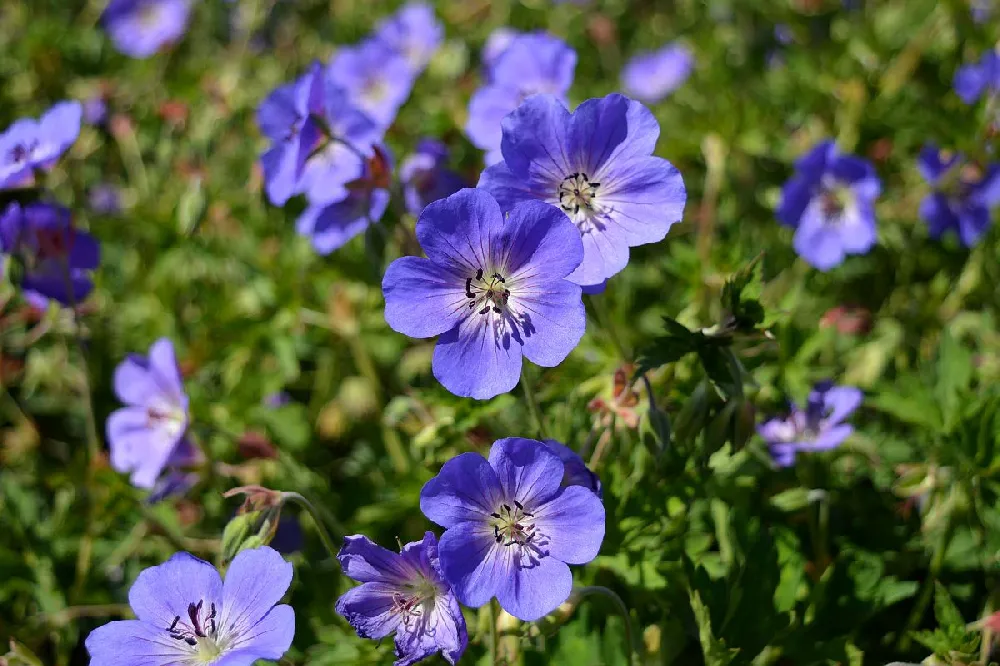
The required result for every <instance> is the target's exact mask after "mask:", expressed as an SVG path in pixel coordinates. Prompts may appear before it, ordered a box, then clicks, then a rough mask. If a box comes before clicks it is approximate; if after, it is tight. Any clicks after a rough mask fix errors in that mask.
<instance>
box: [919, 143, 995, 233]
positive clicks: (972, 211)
mask: <svg viewBox="0 0 1000 666" xmlns="http://www.w3.org/2000/svg"><path fill="white" fill-rule="evenodd" d="M917 165H918V167H919V169H920V174H921V175H922V176H923V177H924V179H925V180H926V181H927V182H928V183H929V184H930V185H931V186H932V187H933V188H934V191H933V192H932V193H931V194H928V195H927V197H926V198H924V200H923V202H922V203H921V204H920V217H922V218H923V219H924V221H925V222H927V226H928V229H929V230H930V235H931V237H933V238H939V237H940V236H941V235H943V234H944V233H945V232H948V231H952V232H955V233H957V234H958V238H959V240H961V241H962V244H963V245H965V246H966V247H972V246H973V245H975V244H976V242H977V241H978V240H979V238H980V237H981V236H982V235H983V233H985V232H986V229H987V227H989V225H990V220H991V213H990V210H991V208H993V207H994V206H996V205H997V204H998V203H1000V164H991V165H989V166H988V167H986V168H985V169H983V168H980V167H978V166H977V165H975V164H973V163H970V162H969V161H968V160H966V159H965V157H964V156H963V155H961V154H958V153H949V152H946V151H943V150H939V149H938V148H937V147H936V146H933V145H927V146H924V149H923V150H921V151H920V156H919V157H918V158H917Z"/></svg>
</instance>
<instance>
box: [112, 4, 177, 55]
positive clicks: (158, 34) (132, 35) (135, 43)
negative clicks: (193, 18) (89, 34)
mask: <svg viewBox="0 0 1000 666" xmlns="http://www.w3.org/2000/svg"><path fill="white" fill-rule="evenodd" d="M190 13H191V2H190V0H111V2H110V3H109V4H108V6H107V9H105V10H104V14H102V15H101V23H102V24H103V25H104V29H105V30H107V31H108V34H109V35H110V36H111V41H112V42H114V44H115V48H117V49H118V50H119V51H121V52H122V53H124V54H125V55H127V56H130V57H132V58H148V57H149V56H151V55H153V54H154V53H156V52H157V51H159V50H160V49H161V48H163V47H164V46H166V45H168V44H171V43H173V42H176V41H177V40H178V39H180V38H181V37H182V36H183V35H184V31H185V30H187V24H188V18H189V15H190Z"/></svg>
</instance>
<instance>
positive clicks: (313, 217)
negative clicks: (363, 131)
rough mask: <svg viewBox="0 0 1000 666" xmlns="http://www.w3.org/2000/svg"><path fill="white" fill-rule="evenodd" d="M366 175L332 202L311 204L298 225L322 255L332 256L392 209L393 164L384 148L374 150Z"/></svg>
mask: <svg viewBox="0 0 1000 666" xmlns="http://www.w3.org/2000/svg"><path fill="white" fill-rule="evenodd" d="M362 168H363V171H362V172H361V173H360V175H359V176H358V177H357V178H355V179H354V180H352V181H351V182H349V183H347V184H346V185H344V187H343V188H340V189H339V192H340V196H339V197H338V198H336V199H334V200H332V201H330V202H327V203H320V204H310V205H309V206H308V207H307V208H306V209H305V210H304V211H303V212H302V214H301V215H300V216H299V218H298V219H297V220H296V221H295V230H296V231H297V232H298V233H300V234H301V235H303V236H308V237H309V238H310V239H311V240H312V245H313V248H315V250H316V251H317V252H319V253H320V254H329V253H331V252H333V251H334V250H336V249H339V248H340V247H342V246H343V245H344V244H345V243H346V242H347V241H349V240H351V239H352V238H354V237H355V236H357V235H358V234H360V233H362V232H363V231H364V230H365V229H367V228H368V227H369V226H370V225H372V224H374V223H376V222H378V221H379V220H381V219H382V214H383V213H385V209H386V207H387V206H388V205H389V174H390V173H391V171H392V164H391V162H390V160H389V154H388V153H387V152H386V150H385V149H384V148H383V147H379V146H375V147H373V148H372V154H371V156H370V157H368V158H367V161H366V162H365V164H364V166H363V167H362Z"/></svg>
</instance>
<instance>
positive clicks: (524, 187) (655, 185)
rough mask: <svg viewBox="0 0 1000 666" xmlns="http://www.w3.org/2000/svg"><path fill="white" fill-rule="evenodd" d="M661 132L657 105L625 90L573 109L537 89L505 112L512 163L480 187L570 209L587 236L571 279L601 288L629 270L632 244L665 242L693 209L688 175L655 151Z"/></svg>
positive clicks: (514, 199) (504, 204) (510, 200)
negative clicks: (654, 110)
mask: <svg viewBox="0 0 1000 666" xmlns="http://www.w3.org/2000/svg"><path fill="white" fill-rule="evenodd" d="M659 134H660V128H659V125H658V124H657V122H656V119H655V118H654V117H653V114H652V113H650V112H649V109H647V108H646V107H645V106H643V105H642V104H640V103H639V102H636V101H633V100H630V99H628V98H627V97H625V96H623V95H608V96H607V97H603V98H600V99H590V100H587V101H586V102H584V103H583V104H581V105H580V106H579V107H578V108H577V109H576V111H575V112H574V113H570V112H569V111H567V110H566V107H564V106H563V105H562V103H561V102H560V101H559V100H558V99H557V98H556V97H553V96H552V95H535V96H534V97H531V98H530V99H528V100H526V101H525V102H524V104H522V105H521V106H519V107H518V108H517V110H516V111H514V112H513V113H511V114H510V115H509V116H508V117H507V118H505V119H504V121H503V158H504V161H503V162H501V163H500V164H496V165H494V166H491V167H489V168H487V169H486V170H485V171H484V172H483V174H482V176H481V177H480V179H479V185H478V187H480V188H482V189H485V190H486V191H488V192H489V193H490V194H492V195H493V196H494V197H496V199H497V201H498V202H500V207H501V208H502V209H503V210H505V211H507V210H510V209H511V208H512V207H513V206H514V205H515V204H517V203H518V202H521V201H529V200H538V201H544V202H546V203H547V204H551V205H552V206H554V207H558V208H559V209H561V210H562V212H563V214H564V215H565V216H566V217H567V218H568V219H570V220H571V221H572V222H573V224H574V225H575V226H576V228H577V230H578V232H579V234H580V236H581V237H582V239H583V262H582V263H581V264H580V266H579V267H578V268H577V269H576V270H575V271H573V273H572V274H570V275H569V276H568V277H567V278H566V279H568V280H569V281H571V282H575V283H576V284H579V285H582V286H584V287H585V288H586V287H594V288H599V287H600V286H601V284H602V283H603V282H604V280H606V279H607V278H609V277H611V276H613V275H615V274H616V273H618V272H619V271H621V270H622V269H623V268H625V265H626V264H628V258H629V248H630V247H635V246H636V245H645V244H646V243H655V242H657V241H660V240H663V238H664V236H666V234H667V231H668V230H669V229H670V227H671V226H672V225H673V224H674V223H675V222H678V221H680V219H681V216H682V214H683V212H684V203H685V200H686V198H687V194H686V192H685V189H684V181H683V180H682V179H681V174H680V173H679V172H678V171H677V169H675V168H674V166H673V165H672V164H670V162H668V161H667V160H665V159H662V158H659V157H653V150H654V148H655V147H656V139H657V137H658V136H659Z"/></svg>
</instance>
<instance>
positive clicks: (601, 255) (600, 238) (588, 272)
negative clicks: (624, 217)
mask: <svg viewBox="0 0 1000 666" xmlns="http://www.w3.org/2000/svg"><path fill="white" fill-rule="evenodd" d="M587 224H588V225H589V226H588V228H586V229H584V231H583V234H582V238H583V262H582V263H581V264H580V266H579V267H578V268H577V269H576V270H575V271H573V272H572V273H570V274H569V275H567V276H566V279H567V280H569V281H570V282H573V283H575V284H579V285H592V284H598V283H600V282H603V281H604V280H606V279H607V278H609V277H612V276H613V275H616V274H618V273H619V272H621V270H622V269H623V268H625V266H626V265H628V256H629V251H628V248H629V245H628V239H627V238H626V236H625V230H624V229H622V228H621V227H620V226H619V225H617V224H613V223H609V222H605V221H604V220H603V219H602V218H600V217H594V218H592V220H591V221H590V222H588V223H587Z"/></svg>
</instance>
